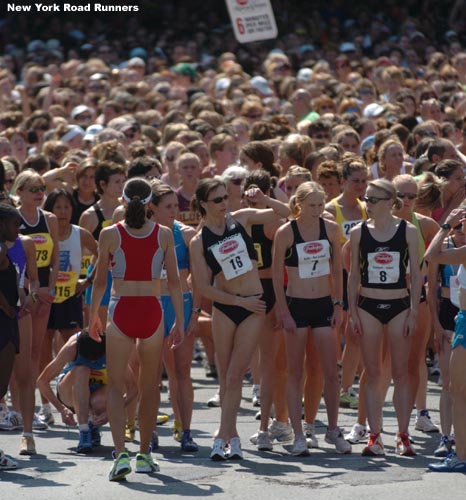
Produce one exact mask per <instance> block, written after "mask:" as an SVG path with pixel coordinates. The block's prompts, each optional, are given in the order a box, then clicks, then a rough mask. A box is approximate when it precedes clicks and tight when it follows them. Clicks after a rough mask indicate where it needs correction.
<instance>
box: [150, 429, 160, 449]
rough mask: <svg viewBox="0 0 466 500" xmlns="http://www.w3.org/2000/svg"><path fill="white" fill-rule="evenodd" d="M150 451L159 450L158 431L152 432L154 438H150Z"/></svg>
mask: <svg viewBox="0 0 466 500" xmlns="http://www.w3.org/2000/svg"><path fill="white" fill-rule="evenodd" d="M149 446H150V450H151V451H155V450H158V449H159V435H158V434H157V431H152V436H151V438H150V445H149Z"/></svg>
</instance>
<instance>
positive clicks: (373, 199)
mask: <svg viewBox="0 0 466 500" xmlns="http://www.w3.org/2000/svg"><path fill="white" fill-rule="evenodd" d="M362 199H363V200H364V201H365V202H366V203H370V204H371V205H376V204H377V203H378V202H379V201H388V200H390V198H378V197H377V196H363V198H362Z"/></svg>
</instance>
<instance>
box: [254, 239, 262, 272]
mask: <svg viewBox="0 0 466 500" xmlns="http://www.w3.org/2000/svg"><path fill="white" fill-rule="evenodd" d="M254 249H255V250H256V253H257V267H258V268H259V269H261V268H262V267H264V260H263V259H262V245H261V244H260V243H254Z"/></svg>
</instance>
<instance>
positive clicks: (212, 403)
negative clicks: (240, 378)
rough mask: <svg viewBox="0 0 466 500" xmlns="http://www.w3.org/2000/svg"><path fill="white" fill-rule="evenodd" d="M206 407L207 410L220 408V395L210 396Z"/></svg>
mask: <svg viewBox="0 0 466 500" xmlns="http://www.w3.org/2000/svg"><path fill="white" fill-rule="evenodd" d="M207 406H208V407H209V408H219V407H220V393H219V392H217V393H216V394H215V395H214V396H212V397H211V398H210V399H209V401H207Z"/></svg>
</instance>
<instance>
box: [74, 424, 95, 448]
mask: <svg viewBox="0 0 466 500" xmlns="http://www.w3.org/2000/svg"><path fill="white" fill-rule="evenodd" d="M76 451H77V452H78V453H90V452H91V451H92V435H91V430H90V429H89V430H87V431H79V443H78V446H77V447H76Z"/></svg>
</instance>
